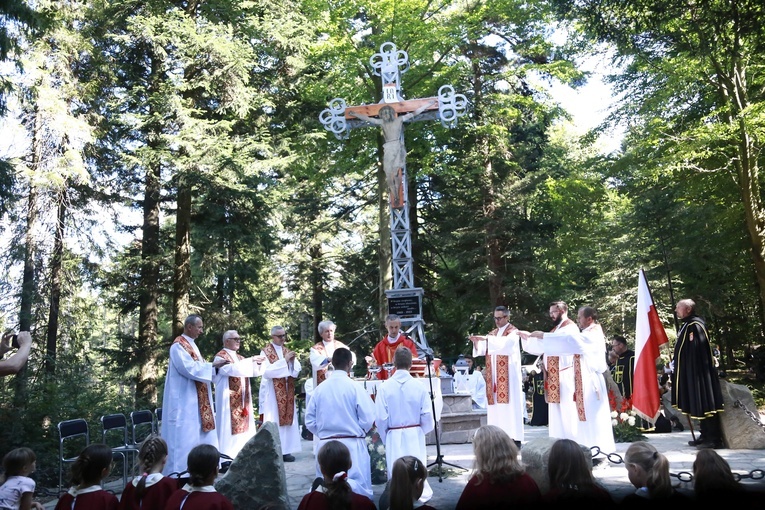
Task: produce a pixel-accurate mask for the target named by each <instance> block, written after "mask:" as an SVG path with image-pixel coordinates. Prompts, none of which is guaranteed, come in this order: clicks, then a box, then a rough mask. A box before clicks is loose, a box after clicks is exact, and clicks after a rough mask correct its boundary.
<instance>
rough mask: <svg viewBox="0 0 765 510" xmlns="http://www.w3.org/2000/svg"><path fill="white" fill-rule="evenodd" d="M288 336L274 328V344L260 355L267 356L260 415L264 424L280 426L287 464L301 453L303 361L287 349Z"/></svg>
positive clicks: (272, 329) (272, 341)
mask: <svg viewBox="0 0 765 510" xmlns="http://www.w3.org/2000/svg"><path fill="white" fill-rule="evenodd" d="M286 340H287V333H286V332H285V331H284V328H283V327H281V326H274V327H273V328H271V342H269V343H268V345H266V346H265V347H264V348H263V350H262V351H260V355H261V356H264V357H265V359H264V360H263V367H262V368H263V376H262V377H261V379H260V392H259V396H260V400H259V404H260V412H261V413H262V414H263V422H264V423H265V422H267V421H270V422H273V423H275V424H276V425H278V427H279V439H281V443H282V459H283V460H284V462H295V456H294V455H292V454H293V453H296V452H299V451H300V427H299V426H298V418H297V406H296V405H295V381H296V380H297V378H298V376H299V375H300V368H301V367H300V361H299V360H298V359H297V356H296V355H295V351H291V350H289V349H288V348H287V347H285V346H284V342H286Z"/></svg>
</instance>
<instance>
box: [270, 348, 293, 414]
mask: <svg viewBox="0 0 765 510" xmlns="http://www.w3.org/2000/svg"><path fill="white" fill-rule="evenodd" d="M263 352H264V353H265V355H266V358H268V362H269V363H276V362H277V361H279V355H278V354H277V353H276V349H275V348H274V344H272V343H269V344H268V345H267V346H266V347H265V349H263ZM289 352H290V351H289V349H287V348H286V347H284V346H282V354H283V355H284V356H286V355H287V353H289ZM271 380H272V381H273V382H274V393H275V394H276V405H277V406H278V408H279V426H284V425H292V420H293V419H294V416H295V378H294V377H281V378H279V379H271Z"/></svg>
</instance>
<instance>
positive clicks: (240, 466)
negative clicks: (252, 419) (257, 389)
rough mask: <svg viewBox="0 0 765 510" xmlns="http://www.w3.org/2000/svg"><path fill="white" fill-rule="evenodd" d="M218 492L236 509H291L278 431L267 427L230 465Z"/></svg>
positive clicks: (216, 487)
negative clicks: (270, 507) (272, 507)
mask: <svg viewBox="0 0 765 510" xmlns="http://www.w3.org/2000/svg"><path fill="white" fill-rule="evenodd" d="M215 490H217V491H218V492H220V493H221V494H223V495H224V496H226V497H227V498H228V499H229V500H230V501H231V503H232V504H233V505H234V508H262V507H264V506H265V505H278V506H279V507H281V508H292V505H291V504H290V499H289V495H288V494H287V476H286V473H285V471H284V462H283V461H282V444H281V440H280V439H279V429H278V428H277V426H276V424H275V423H273V422H270V421H269V422H266V423H264V424H263V425H262V426H261V427H260V429H258V432H257V434H255V435H254V436H253V437H252V438H250V440H249V441H248V442H247V444H245V445H244V447H243V448H242V450H241V451H240V452H239V454H238V455H237V456H236V458H235V459H234V460H233V461H232V462H231V466H229V468H228V471H227V472H226V473H225V474H224V475H223V476H222V477H220V478H219V479H218V480H217V481H216V482H215Z"/></svg>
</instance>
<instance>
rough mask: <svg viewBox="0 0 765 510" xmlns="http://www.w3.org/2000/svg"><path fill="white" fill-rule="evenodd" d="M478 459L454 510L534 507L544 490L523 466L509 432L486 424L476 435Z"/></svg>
mask: <svg viewBox="0 0 765 510" xmlns="http://www.w3.org/2000/svg"><path fill="white" fill-rule="evenodd" d="M473 453H474V455H475V461H474V463H473V471H472V473H471V477H470V480H468V482H467V484H466V485H465V488H464V489H463V491H462V495H461V496H460V499H459V501H457V506H456V508H455V510H494V509H495V508H510V507H512V508H514V509H518V508H535V507H537V506H538V504H539V503H540V502H541V500H542V493H541V492H540V491H539V486H538V485H537V483H536V482H535V481H534V479H533V478H532V477H531V475H529V474H528V473H527V472H526V470H525V469H524V467H523V464H522V463H521V460H520V458H519V457H520V452H519V450H518V447H517V446H516V445H515V442H514V441H513V440H512V439H511V438H510V436H509V435H507V432H505V431H504V430H502V429H501V428H499V427H497V426H496V425H483V426H481V427H479V428H478V430H476V433H475V436H474V437H473Z"/></svg>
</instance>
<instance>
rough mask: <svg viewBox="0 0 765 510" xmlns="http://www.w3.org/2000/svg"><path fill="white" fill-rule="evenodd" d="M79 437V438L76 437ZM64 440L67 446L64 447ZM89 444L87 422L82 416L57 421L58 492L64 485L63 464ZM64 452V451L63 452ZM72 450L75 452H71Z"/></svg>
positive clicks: (73, 458)
mask: <svg viewBox="0 0 765 510" xmlns="http://www.w3.org/2000/svg"><path fill="white" fill-rule="evenodd" d="M77 438H79V439H77ZM65 442H66V444H67V446H66V448H65V447H64V443H65ZM89 444H90V435H89V433H88V422H86V421H85V420H83V419H82V418H76V419H74V420H66V421H61V422H59V423H58V492H59V494H60V493H61V488H62V486H63V485H64V483H63V479H64V464H71V463H72V462H74V461H75V460H77V457H79V456H80V452H81V451H82V450H84V449H85V447H86V446H88V445H89ZM65 452H66V453H65ZM72 452H75V453H74V454H72Z"/></svg>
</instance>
